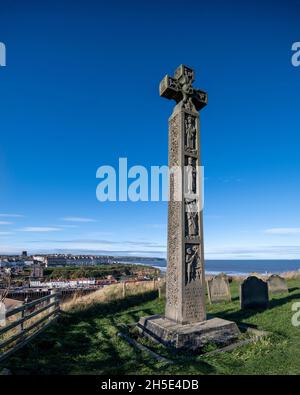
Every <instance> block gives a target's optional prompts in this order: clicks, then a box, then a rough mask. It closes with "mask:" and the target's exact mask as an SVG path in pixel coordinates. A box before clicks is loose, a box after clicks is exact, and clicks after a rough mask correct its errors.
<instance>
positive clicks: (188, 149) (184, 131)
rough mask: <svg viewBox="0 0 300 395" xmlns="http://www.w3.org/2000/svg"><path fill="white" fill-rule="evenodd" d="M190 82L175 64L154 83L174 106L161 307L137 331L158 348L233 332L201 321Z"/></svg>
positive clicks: (195, 102) (200, 96)
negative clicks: (170, 72) (158, 344)
mask: <svg viewBox="0 0 300 395" xmlns="http://www.w3.org/2000/svg"><path fill="white" fill-rule="evenodd" d="M193 81H194V71H193V70H192V69H190V68H189V67H187V66H184V65H181V66H179V67H178V68H177V69H176V71H175V74H174V77H170V76H169V75H166V76H165V77H164V78H163V80H162V81H161V83H160V95H161V96H162V97H165V98H167V99H174V100H175V101H176V103H177V104H176V106H175V107H174V110H173V113H172V115H171V117H170V118H169V202H168V248H167V254H168V257H167V273H166V308H165V315H164V316H163V317H162V316H152V317H144V318H141V319H140V322H139V324H138V327H139V329H140V331H141V332H142V333H143V334H145V335H147V336H148V337H150V338H152V339H155V340H157V341H160V342H162V343H164V344H168V345H172V346H175V347H176V348H188V349H193V350H195V349H197V348H201V347H202V346H203V344H205V342H207V341H215V342H216V343H222V344H224V343H225V344H226V343H229V342H231V341H232V340H233V339H235V338H237V337H238V336H239V330H238V328H237V326H236V324H235V323H233V322H230V321H226V320H222V319H217V318H214V319H210V320H206V307H205V273H204V245H203V220H202V217H203V215H202V214H203V213H202V201H201V199H202V193H201V186H202V182H201V171H200V166H201V164H200V134H199V131H200V120H199V110H201V109H202V108H203V107H205V106H206V104H207V94H206V93H205V92H203V91H200V90H197V89H195V88H194V87H193V86H192V83H193Z"/></svg>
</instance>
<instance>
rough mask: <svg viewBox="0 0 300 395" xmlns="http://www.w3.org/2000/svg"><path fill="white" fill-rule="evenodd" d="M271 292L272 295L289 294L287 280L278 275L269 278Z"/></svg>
mask: <svg viewBox="0 0 300 395" xmlns="http://www.w3.org/2000/svg"><path fill="white" fill-rule="evenodd" d="M268 287H269V292H270V293H272V294H277V293H278V294H280V293H288V292H289V290H288V287H287V283H286V281H285V279H284V278H283V277H280V276H279V275H278V274H272V276H270V277H269V278H268Z"/></svg>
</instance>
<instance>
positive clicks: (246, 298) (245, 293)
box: [240, 276, 269, 309]
mask: <svg viewBox="0 0 300 395" xmlns="http://www.w3.org/2000/svg"><path fill="white" fill-rule="evenodd" d="M240 303H241V308H242V309H255V308H266V307H268V304H269V294H268V284H267V283H266V282H265V281H263V280H261V279H260V278H257V277H255V276H250V277H247V278H246V279H245V280H244V281H243V282H242V284H241V286H240Z"/></svg>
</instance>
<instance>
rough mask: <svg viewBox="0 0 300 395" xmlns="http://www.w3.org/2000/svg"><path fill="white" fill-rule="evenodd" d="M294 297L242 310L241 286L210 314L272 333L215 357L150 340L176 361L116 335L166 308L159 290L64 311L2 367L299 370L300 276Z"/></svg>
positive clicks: (43, 370) (16, 370)
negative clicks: (162, 359)
mask: <svg viewBox="0 0 300 395" xmlns="http://www.w3.org/2000/svg"><path fill="white" fill-rule="evenodd" d="M288 285H289V288H290V293H289V295H278V296H276V297H274V298H272V299H271V301H270V308H269V309H268V310H265V311H260V312H258V311H250V310H249V311H240V309H239V300H238V284H237V283H233V284H231V290H232V296H233V301H232V303H226V304H218V305H214V306H208V313H209V314H210V315H215V316H219V317H223V318H226V319H229V320H234V321H236V322H237V323H247V324H250V325H252V326H255V327H257V328H259V329H264V330H267V331H270V332H272V334H271V335H270V336H268V337H265V338H263V339H261V340H259V341H257V342H256V343H252V344H250V345H247V346H243V347H241V348H238V349H236V350H234V351H233V352H231V353H221V354H218V355H214V356H207V357H205V356H200V355H187V354H184V353H181V354H174V353H171V352H168V351H166V349H165V348H164V347H162V346H157V345H153V344H151V343H149V341H147V340H145V341H144V343H145V344H147V345H150V346H151V347H152V348H153V349H155V350H156V351H157V352H158V353H160V354H161V355H163V356H166V357H167V358H169V359H172V360H173V361H174V364H173V365H166V364H164V363H159V362H157V361H156V360H155V359H153V358H151V357H150V356H149V355H148V354H147V353H145V352H141V351H137V350H136V349H134V348H132V346H130V345H128V344H127V343H126V342H125V341H124V340H123V339H121V338H120V337H118V336H117V333H118V331H119V330H120V326H119V325H120V324H121V323H134V322H136V321H138V319H139V317H141V316H145V315H146V316H147V315H151V314H156V313H162V312H163V310H164V300H159V299H158V298H157V292H148V293H146V294H144V295H136V296H129V297H127V298H126V299H123V300H119V301H114V302H108V303H98V304H95V305H93V306H90V307H87V308H86V309H82V308H81V309H80V310H76V309H75V310H72V311H68V312H63V313H62V316H61V318H60V320H59V321H58V322H57V323H56V324H54V325H53V326H52V327H51V328H50V329H49V330H47V332H45V333H44V334H42V335H41V336H40V337H39V338H38V339H36V340H35V341H34V342H33V343H32V344H30V345H28V346H26V347H25V348H23V349H22V350H21V351H19V352H18V353H16V354H15V355H14V356H13V357H11V358H10V359H9V360H7V361H5V363H2V364H1V367H6V368H9V369H10V370H11V371H12V373H13V374H276V375H277V374H300V327H294V326H292V324H291V318H292V315H293V314H294V313H293V312H292V309H291V306H292V303H293V302H297V301H300V280H292V281H289V282H288Z"/></svg>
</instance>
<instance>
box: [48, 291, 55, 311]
mask: <svg viewBox="0 0 300 395" xmlns="http://www.w3.org/2000/svg"><path fill="white" fill-rule="evenodd" d="M50 294H51V298H50V300H49V304H51V303H54V302H55V301H56V299H57V294H56V290H55V289H51V291H50ZM52 296H53V297H52ZM55 309H56V306H55V305H54V306H51V307H50V309H49V313H52V312H53V311H54V310H55Z"/></svg>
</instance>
